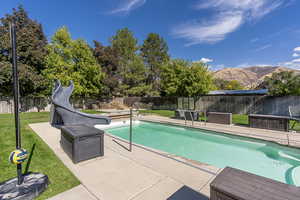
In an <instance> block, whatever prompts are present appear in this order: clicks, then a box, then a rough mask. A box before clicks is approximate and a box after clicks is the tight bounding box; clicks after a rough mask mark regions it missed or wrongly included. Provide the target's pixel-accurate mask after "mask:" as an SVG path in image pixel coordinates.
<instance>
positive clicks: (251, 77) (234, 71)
mask: <svg viewBox="0 0 300 200" xmlns="http://www.w3.org/2000/svg"><path fill="white" fill-rule="evenodd" d="M282 71H294V72H295V73H297V74H300V71H299V70H295V69H290V68H287V67H280V66H275V67H274V66H263V67H260V66H252V67H246V68H225V69H222V70H219V71H216V72H215V73H214V77H215V78H219V79H223V80H228V81H231V80H237V81H239V82H240V83H241V84H242V85H243V86H244V87H246V88H253V87H255V86H257V85H258V84H259V83H261V82H262V81H263V80H264V78H265V77H269V76H272V74H273V73H278V72H282Z"/></svg>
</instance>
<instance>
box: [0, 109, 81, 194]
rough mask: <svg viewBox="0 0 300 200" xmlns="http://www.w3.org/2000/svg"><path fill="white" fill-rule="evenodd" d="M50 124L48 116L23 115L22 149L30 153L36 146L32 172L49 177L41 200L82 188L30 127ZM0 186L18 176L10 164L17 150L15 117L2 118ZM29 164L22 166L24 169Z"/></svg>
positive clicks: (13, 166)
mask: <svg viewBox="0 0 300 200" xmlns="http://www.w3.org/2000/svg"><path fill="white" fill-rule="evenodd" d="M47 121H49V113H47V112H41V113H22V114H21V133H22V147H23V148H25V149H27V151H30V150H31V148H32V145H33V144H36V146H35V150H34V154H33V157H32V160H31V165H30V169H29V171H33V172H41V173H44V174H46V175H48V176H49V179H50V185H49V187H48V189H47V190H46V191H45V192H44V193H43V194H42V195H41V196H40V197H39V198H38V199H47V198H49V197H51V196H54V195H56V194H58V193H61V192H64V191H66V190H68V189H71V188H73V187H74V186H77V185H78V184H80V182H79V181H78V179H77V178H76V177H75V176H74V175H73V174H72V172H70V171H69V170H68V169H67V168H66V167H65V166H64V164H63V163H62V162H61V161H60V160H59V159H58V158H57V157H56V156H55V154H54V153H53V151H52V150H51V149H50V148H49V147H48V146H47V145H46V144H45V143H44V142H43V141H42V140H41V139H40V138H39V136H37V135H36V134H35V133H34V132H33V131H32V130H31V129H30V127H29V126H28V124H30V123H38V122H47ZM0 135H1V137H0V182H2V181H5V180H7V179H10V178H12V177H15V176H16V170H15V169H16V166H15V165H13V164H10V163H9V162H8V156H9V154H10V152H11V151H13V150H14V149H15V132H14V117H13V115H11V114H0ZM25 166H26V162H25V163H24V165H23V169H24V168H25Z"/></svg>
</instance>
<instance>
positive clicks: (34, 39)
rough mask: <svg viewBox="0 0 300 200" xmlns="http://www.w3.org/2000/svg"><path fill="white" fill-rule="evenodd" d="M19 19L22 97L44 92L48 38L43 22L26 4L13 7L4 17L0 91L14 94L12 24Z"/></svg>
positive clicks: (0, 40) (1, 22)
mask: <svg viewBox="0 0 300 200" xmlns="http://www.w3.org/2000/svg"><path fill="white" fill-rule="evenodd" d="M11 21H14V22H15V25H16V30H17V38H16V39H17V44H18V46H17V53H18V63H19V73H20V93H21V96H28V95H42V94H44V90H45V84H44V82H45V80H44V77H43V76H42V75H41V74H40V73H41V71H42V70H43V69H44V58H45V56H46V54H47V51H46V48H45V46H46V44H47V40H46V37H45V35H44V33H43V29H42V25H41V24H39V23H38V22H36V21H34V20H32V19H30V18H29V16H28V14H27V12H26V11H25V10H24V8H23V7H22V6H19V7H18V8H17V9H13V13H12V14H6V15H5V16H4V17H2V18H1V19H0V74H1V76H0V93H3V94H4V95H7V96H10V95H12V93H11V91H12V71H11V66H10V61H11V54H10V52H11V51H10V50H11V49H10V48H11V47H10V37H9V23H10V22H11Z"/></svg>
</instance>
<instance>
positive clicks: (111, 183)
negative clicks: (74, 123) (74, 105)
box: [30, 123, 221, 200]
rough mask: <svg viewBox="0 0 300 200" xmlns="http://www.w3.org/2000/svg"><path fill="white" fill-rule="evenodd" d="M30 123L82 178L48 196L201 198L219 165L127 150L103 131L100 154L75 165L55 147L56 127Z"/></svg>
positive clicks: (110, 199) (138, 149) (129, 199)
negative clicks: (58, 192) (74, 184)
mask: <svg viewBox="0 0 300 200" xmlns="http://www.w3.org/2000/svg"><path fill="white" fill-rule="evenodd" d="M30 127H31V128H32V129H33V130H34V131H35V132H36V133H37V134H38V135H39V136H40V137H41V138H42V140H43V141H44V142H45V143H46V144H47V145H48V146H49V147H50V148H51V149H52V150H53V151H54V153H55V154H56V155H57V156H58V158H59V159H61V160H62V162H63V163H64V164H65V165H66V166H67V167H68V168H69V169H70V170H71V171H72V172H73V173H74V175H75V176H76V177H77V178H78V179H79V180H80V182H81V185H79V186H77V187H75V188H73V189H71V190H69V191H66V192H65V193H62V194H59V195H58V196H56V197H53V198H51V200H57V199H64V200H77V199H82V198H81V197H82V196H85V200H95V199H96V200H97V199H101V200H119V199H120V200H147V199H149V200H152V199H155V200H164V199H168V200H178V199H190V200H204V199H207V197H208V196H209V193H210V190H209V184H210V182H211V181H212V180H213V179H214V178H215V176H216V175H217V174H218V173H219V172H220V171H221V169H219V168H215V167H212V166H208V165H205V164H201V163H197V162H196V163H193V162H191V165H189V164H188V163H187V162H189V161H187V160H180V158H174V157H172V156H162V155H161V154H159V152H154V151H150V150H146V149H144V148H141V147H138V146H134V147H133V151H132V152H129V151H128V150H127V149H126V148H124V147H127V146H128V143H126V142H123V141H118V143H117V142H115V139H114V138H113V137H110V136H108V135H105V149H104V152H105V156H104V157H99V158H96V159H92V160H89V161H85V162H81V163H79V164H76V165H75V164H73V163H72V161H71V160H70V158H69V157H68V156H67V154H66V153H65V152H64V151H63V150H62V149H61V147H60V144H59V140H60V130H58V129H56V128H53V127H51V126H50V124H49V123H37V124H30ZM185 163H187V164H185ZM50 181H51V180H50ZM72 190H73V191H72ZM75 192H76V193H78V194H79V195H78V196H77V195H74V193H75ZM74 196H75V197H74Z"/></svg>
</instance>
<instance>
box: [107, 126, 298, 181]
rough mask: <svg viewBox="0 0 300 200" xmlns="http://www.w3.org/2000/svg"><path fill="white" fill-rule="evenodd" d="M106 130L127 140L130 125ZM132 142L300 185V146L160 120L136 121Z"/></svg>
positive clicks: (214, 164) (217, 165) (218, 165)
mask: <svg viewBox="0 0 300 200" xmlns="http://www.w3.org/2000/svg"><path fill="white" fill-rule="evenodd" d="M106 131H107V132H108V133H110V134H112V135H115V136H118V137H120V138H123V139H126V140H128V138H129V134H128V133H129V126H128V125H127V126H121V127H110V128H108V129H106ZM133 142H134V143H136V144H141V145H143V146H147V147H150V148H154V149H158V150H161V151H164V152H168V153H171V154H174V155H178V156H182V157H186V158H189V159H193V160H197V161H199V162H202V163H207V164H210V165H213V166H216V167H219V168H224V167H226V166H230V167H234V168H237V169H241V170H244V171H248V172H251V173H254V174H257V175H260V176H264V177H267V178H271V179H274V180H278V181H280V182H284V183H287V184H292V185H296V186H300V150H299V149H295V148H289V147H285V146H281V145H278V144H275V143H272V142H265V141H262V140H256V139H250V138H246V137H239V136H232V135H228V134H222V133H218V132H213V131H207V130H202V129H192V128H186V127H181V126H173V125H165V124H160V123H152V122H151V123H150V122H140V123H136V124H134V125H133Z"/></svg>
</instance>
